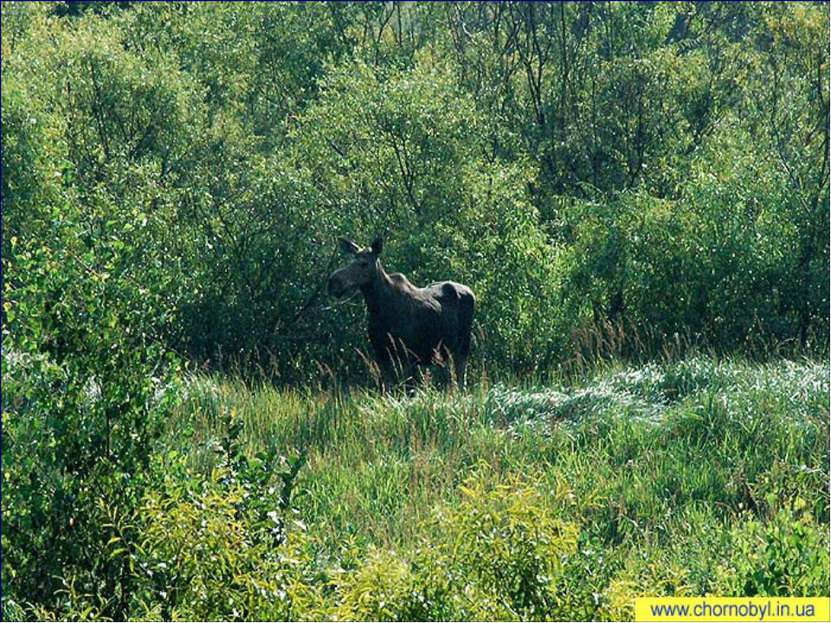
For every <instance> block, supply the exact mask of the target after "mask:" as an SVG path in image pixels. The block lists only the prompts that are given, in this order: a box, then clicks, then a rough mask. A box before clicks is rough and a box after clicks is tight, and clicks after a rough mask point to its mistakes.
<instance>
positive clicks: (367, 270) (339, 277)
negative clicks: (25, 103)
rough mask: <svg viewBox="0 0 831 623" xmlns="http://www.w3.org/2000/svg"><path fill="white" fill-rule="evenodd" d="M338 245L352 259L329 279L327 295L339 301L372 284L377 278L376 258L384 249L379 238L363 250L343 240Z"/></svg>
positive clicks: (377, 266)
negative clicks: (352, 291)
mask: <svg viewBox="0 0 831 623" xmlns="http://www.w3.org/2000/svg"><path fill="white" fill-rule="evenodd" d="M338 244H339V246H340V250H341V252H342V253H344V254H346V255H348V256H350V257H351V258H352V259H351V261H350V262H349V263H348V264H347V265H346V266H343V267H342V268H339V269H338V270H336V271H335V272H333V273H332V275H331V276H330V277H329V283H328V285H327V289H328V291H329V294H330V295H331V296H333V297H335V298H338V299H339V298H343V296H344V295H345V294H346V293H347V292H350V291H351V290H354V289H355V288H360V287H362V286H365V285H368V284H370V283H372V281H373V279H375V278H376V277H377V275H378V268H379V263H378V257H379V256H380V255H381V251H382V250H383V248H384V242H383V240H382V239H381V238H380V237H379V238H376V239H375V241H374V242H373V243H372V245H371V246H369V247H366V248H363V249H362V248H361V247H359V246H358V245H357V244H355V243H354V242H352V241H351V240H346V239H345V238H341V239H340V240H339V241H338Z"/></svg>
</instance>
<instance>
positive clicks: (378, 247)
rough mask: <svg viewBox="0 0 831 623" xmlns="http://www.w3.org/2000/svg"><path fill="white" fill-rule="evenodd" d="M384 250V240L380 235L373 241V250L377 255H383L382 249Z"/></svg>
mask: <svg viewBox="0 0 831 623" xmlns="http://www.w3.org/2000/svg"><path fill="white" fill-rule="evenodd" d="M383 250H384V240H383V238H381V236H378V237H377V238H376V239H375V240H373V241H372V252H373V253H374V254H375V255H381V251H383Z"/></svg>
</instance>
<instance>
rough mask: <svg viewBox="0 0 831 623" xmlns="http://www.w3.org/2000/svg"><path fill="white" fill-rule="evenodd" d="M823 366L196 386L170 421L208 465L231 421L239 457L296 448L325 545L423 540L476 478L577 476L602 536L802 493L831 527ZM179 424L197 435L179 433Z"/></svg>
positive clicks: (304, 506)
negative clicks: (324, 385)
mask: <svg viewBox="0 0 831 623" xmlns="http://www.w3.org/2000/svg"><path fill="white" fill-rule="evenodd" d="M828 374H829V370H828V366H827V365H823V364H818V363H812V362H809V361H804V362H801V363H797V362H790V361H785V360H782V361H778V362H776V363H768V364H761V365H760V364H751V363H747V362H743V361H740V360H722V361H719V360H717V359H714V358H704V357H697V358H691V359H687V360H681V361H676V362H675V363H666V364H649V365H645V366H642V367H639V368H633V367H625V366H622V365H620V364H614V363H611V364H608V365H606V366H605V367H604V368H601V369H600V370H599V371H598V372H596V373H595V374H594V376H592V377H591V378H589V379H587V380H586V379H584V380H582V381H576V382H575V381H574V380H573V378H571V379H569V378H565V377H561V378H560V379H559V382H557V380H556V379H551V378H549V379H546V380H545V382H546V385H545V386H542V385H539V386H536V387H535V386H534V383H533V382H529V381H526V382H525V384H524V387H523V386H516V385H514V386H509V385H507V384H496V385H493V386H491V385H489V384H488V383H487V382H480V383H478V384H474V386H473V387H472V389H470V391H468V392H466V393H459V392H456V393H453V392H451V393H446V392H441V391H438V390H435V389H433V388H429V387H424V388H421V389H419V390H418V391H417V392H416V393H415V395H413V396H406V395H403V394H402V395H392V396H385V395H381V394H378V393H377V392H374V391H369V390H355V391H352V392H351V393H344V392H341V391H338V390H330V391H324V392H312V391H310V390H302V389H275V388H274V387H272V386H270V385H267V384H258V385H252V384H250V383H246V382H243V381H241V380H234V379H229V378H223V377H218V376H197V377H195V378H194V379H192V381H191V383H190V385H189V390H188V391H189V395H188V399H187V400H186V401H185V403H184V405H183V406H182V408H181V409H180V410H179V412H178V413H177V416H176V418H175V419H174V420H173V421H171V423H170V426H171V432H172V433H174V434H171V435H170V436H169V443H170V444H177V443H181V440H182V439H187V440H188V441H187V452H188V453H189V456H190V457H191V460H192V462H193V464H194V466H197V467H199V468H200V469H204V470H205V471H206V473H207V471H208V470H209V469H210V467H211V465H212V461H213V460H214V458H215V456H216V453H215V452H214V451H213V450H212V448H215V447H216V445H217V443H218V440H220V439H221V438H222V436H223V435H224V434H225V433H226V432H227V427H228V426H229V424H230V423H231V422H240V423H241V424H242V433H241V437H242V439H243V440H244V444H245V447H246V448H247V449H248V451H249V452H251V453H255V452H257V451H260V450H263V449H265V448H267V447H272V448H277V449H278V450H279V451H280V452H282V453H283V454H285V455H288V456H291V455H296V454H299V453H303V454H304V455H305V456H306V457H307V464H306V466H305V467H304V468H303V470H301V472H300V475H299V480H298V483H297V486H296V488H295V490H294V491H295V492H294V499H293V503H294V505H295V507H296V508H297V509H298V510H299V512H300V514H301V515H302V517H303V519H304V520H305V521H306V523H307V524H308V525H309V526H310V529H311V530H312V531H313V532H315V533H316V534H317V535H318V536H319V537H320V538H321V542H322V543H325V544H327V547H330V548H332V549H333V551H334V549H336V548H337V545H338V543H339V542H340V541H341V540H342V539H343V538H345V537H346V536H349V537H354V538H355V539H357V540H358V542H360V543H362V544H363V545H366V546H368V545H369V544H375V545H383V546H385V547H401V546H406V545H408V544H411V543H413V542H415V540H416V538H417V536H418V532H419V530H421V529H422V528H423V527H422V526H421V523H420V522H421V521H422V519H423V518H424V517H425V516H426V515H427V514H428V513H429V511H430V509H431V508H433V507H434V506H435V505H436V504H438V503H448V504H453V503H454V502H455V501H456V500H457V499H458V496H459V491H458V486H459V484H460V483H461V482H462V481H463V480H464V478H465V477H466V476H468V475H469V474H470V473H471V472H472V471H473V470H479V471H482V470H484V472H485V473H487V474H488V477H489V478H491V479H493V481H494V482H496V481H498V480H500V479H501V478H503V477H505V476H506V475H509V474H525V475H534V476H535V477H541V478H543V479H544V480H545V481H546V482H549V483H554V482H556V481H558V480H563V481H565V482H567V483H569V486H570V488H571V489H572V492H573V496H574V500H575V501H574V508H573V509H572V510H571V511H570V512H571V513H572V514H573V516H574V517H576V518H578V519H579V520H580V522H581V523H582V524H583V525H584V526H585V529H586V533H587V534H592V535H594V536H595V537H597V538H599V539H601V542H603V543H605V544H613V545H619V544H624V543H629V544H634V543H642V542H650V543H652V542H655V543H659V544H667V543H669V542H670V541H672V540H673V539H675V538H676V536H677V532H678V531H679V530H682V528H683V526H685V525H687V524H688V522H689V521H690V516H693V515H695V516H701V517H704V518H706V521H708V522H716V523H719V522H721V523H724V524H725V525H726V524H729V523H730V522H731V521H734V520H736V518H738V517H740V516H742V514H743V513H746V512H750V513H752V514H753V516H754V517H758V518H760V519H762V520H766V519H769V518H770V517H772V516H774V515H775V514H776V513H777V512H778V511H779V510H781V509H783V508H785V507H787V506H788V505H789V504H792V503H793V502H794V500H796V499H799V500H802V502H800V503H801V504H802V503H804V506H805V507H806V508H808V509H810V511H811V513H812V515H813V517H814V518H815V519H816V520H817V521H819V522H821V523H827V522H828V505H829V502H828V486H827V484H828V471H827V466H828V419H827V413H828ZM182 431H188V432H189V433H191V434H190V435H189V436H182V435H181V432H182Z"/></svg>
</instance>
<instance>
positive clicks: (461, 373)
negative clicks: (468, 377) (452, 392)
mask: <svg viewBox="0 0 831 623" xmlns="http://www.w3.org/2000/svg"><path fill="white" fill-rule="evenodd" d="M466 367H467V355H462V354H461V353H459V354H458V355H456V357H454V358H453V368H454V372H455V375H456V378H455V381H456V386H457V387H458V388H459V389H464V388H465V368H466Z"/></svg>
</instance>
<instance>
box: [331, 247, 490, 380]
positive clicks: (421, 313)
mask: <svg viewBox="0 0 831 623" xmlns="http://www.w3.org/2000/svg"><path fill="white" fill-rule="evenodd" d="M340 246H341V249H342V250H343V251H344V252H345V253H348V254H350V255H352V256H353V257H354V259H353V261H352V262H351V263H349V264H348V265H346V266H344V267H343V268H340V269H339V270H336V271H335V272H334V273H332V276H331V277H330V278H329V283H328V289H329V293H330V294H331V295H332V296H335V297H337V298H340V297H342V296H343V295H344V294H346V292H348V291H349V290H351V289H353V288H360V290H361V292H362V293H363V295H364V300H365V301H366V307H367V311H368V312H369V341H370V343H371V344H372V350H373V353H374V355H375V361H376V362H377V364H378V367H379V368H380V370H381V373H382V374H383V377H384V383H385V385H386V386H387V387H388V386H389V385H390V384H391V383H392V382H393V381H394V380H396V379H399V378H404V379H406V378H410V377H412V375H413V373H414V371H415V367H416V366H419V365H429V364H431V363H434V362H435V361H437V360H439V361H443V362H448V360H450V361H452V362H453V366H454V372H455V380H456V382H457V383H458V384H459V385H460V386H464V382H465V366H466V364H467V357H468V354H469V352H470V331H471V326H472V324H473V310H474V305H475V298H474V296H473V292H472V291H471V290H470V288H468V287H467V286H464V285H461V284H459V283H454V282H452V281H441V282H439V283H434V284H431V285H429V286H427V287H426V288H418V287H416V286H414V285H413V284H411V283H410V282H409V281H408V280H407V278H406V277H405V276H404V275H402V274H401V273H391V274H390V273H387V272H386V271H385V270H384V267H383V266H382V265H381V262H380V260H379V259H378V257H379V256H380V254H381V250H382V246H383V245H382V242H381V240H380V239H379V240H376V241H375V242H374V243H373V244H372V246H371V247H369V248H366V249H361V248H360V247H358V245H356V244H355V243H354V242H350V241H348V240H341V242H340Z"/></svg>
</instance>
